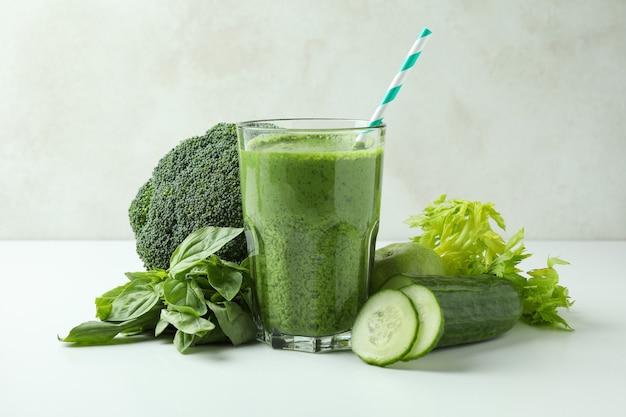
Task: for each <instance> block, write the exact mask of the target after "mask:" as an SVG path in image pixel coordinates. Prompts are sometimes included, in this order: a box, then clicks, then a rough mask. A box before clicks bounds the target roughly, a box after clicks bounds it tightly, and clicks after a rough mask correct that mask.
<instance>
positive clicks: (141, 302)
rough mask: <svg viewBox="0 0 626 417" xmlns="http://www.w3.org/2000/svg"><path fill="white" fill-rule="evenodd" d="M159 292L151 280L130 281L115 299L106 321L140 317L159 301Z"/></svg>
mask: <svg viewBox="0 0 626 417" xmlns="http://www.w3.org/2000/svg"><path fill="white" fill-rule="evenodd" d="M159 298H160V297H159V293H158V292H157V291H155V289H154V287H153V286H152V285H151V283H150V282H146V281H145V280H135V281H130V282H129V283H128V284H127V285H126V287H125V288H124V289H123V291H122V292H121V293H119V294H118V296H117V297H116V298H115V299H114V300H113V302H112V303H111V305H110V307H111V310H110V311H109V314H108V316H107V317H106V321H126V320H132V319H135V318H137V317H140V316H142V315H144V314H145V313H147V312H148V311H150V310H151V309H152V308H153V307H154V306H155V305H156V304H157V303H158V302H159Z"/></svg>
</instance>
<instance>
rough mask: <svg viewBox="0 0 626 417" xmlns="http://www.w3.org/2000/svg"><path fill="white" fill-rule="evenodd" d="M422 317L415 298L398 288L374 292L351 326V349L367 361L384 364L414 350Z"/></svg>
mask: <svg viewBox="0 0 626 417" xmlns="http://www.w3.org/2000/svg"><path fill="white" fill-rule="evenodd" d="M418 326H419V320H418V317H417V311H416V310H415V307H414V305H413V302H412V301H411V300H410V299H409V297H407V296H406V295H405V294H404V293H403V292H401V291H398V290H383V291H379V292H377V293H376V294H374V295H373V296H371V297H370V298H369V299H368V300H367V302H366V303H365V304H364V305H363V307H362V308H361V311H359V314H358V315H357V318H356V320H355V321H354V326H352V351H353V352H354V353H356V354H357V355H358V356H359V358H361V359H362V360H363V361H364V362H367V363H369V364H372V365H378V366H385V365H389V364H391V363H394V362H397V361H399V360H401V359H402V358H404V356H405V355H406V354H407V353H408V352H409V351H410V350H411V348H412V346H413V343H414V342H415V338H416V337H417V329H418Z"/></svg>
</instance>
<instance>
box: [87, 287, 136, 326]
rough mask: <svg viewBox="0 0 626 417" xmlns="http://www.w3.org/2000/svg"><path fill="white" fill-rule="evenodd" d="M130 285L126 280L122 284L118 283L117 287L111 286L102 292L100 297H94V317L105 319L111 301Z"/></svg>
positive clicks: (109, 311)
mask: <svg viewBox="0 0 626 417" xmlns="http://www.w3.org/2000/svg"><path fill="white" fill-rule="evenodd" d="M128 285H130V282H127V283H126V284H124V285H120V286H118V287H115V288H113V289H112V290H109V291H107V292H105V293H104V294H102V295H101V296H100V297H96V301H95V303H96V317H98V318H99V319H100V320H103V321H104V320H106V319H107V317H108V316H109V314H110V313H111V309H112V306H111V304H113V301H115V299H116V298H117V297H118V296H119V295H120V294H121V293H122V291H124V289H125V288H126V287H127V286H128Z"/></svg>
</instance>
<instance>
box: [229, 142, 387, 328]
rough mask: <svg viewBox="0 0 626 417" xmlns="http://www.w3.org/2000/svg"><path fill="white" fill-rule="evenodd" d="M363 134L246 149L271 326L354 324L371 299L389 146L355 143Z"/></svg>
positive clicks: (244, 169) (249, 207) (261, 296)
mask: <svg viewBox="0 0 626 417" xmlns="http://www.w3.org/2000/svg"><path fill="white" fill-rule="evenodd" d="M354 140H355V136H354V135H343V136H342V135H324V134H308V135H284V136H259V137H256V138H254V139H252V140H251V141H250V142H249V143H248V144H247V146H246V149H245V150H241V153H240V158H241V186H242V195H243V207H244V219H245V224H246V228H247V233H248V234H249V236H248V238H249V241H252V243H251V245H252V247H251V248H250V253H251V261H252V262H251V263H252V273H253V277H254V285H255V298H256V303H257V306H256V307H257V312H258V314H259V316H260V319H261V321H262V323H263V327H264V329H265V331H266V332H270V333H280V334H288V335H299V336H311V337H317V336H326V335H333V334H338V333H340V332H343V331H347V330H349V329H350V328H351V327H352V323H353V321H354V318H355V316H356V314H357V312H358V310H359V308H360V307H361V305H362V304H363V302H364V301H365V299H366V297H367V290H368V289H367V283H368V276H369V270H370V262H371V259H373V249H374V241H375V238H376V233H377V230H378V219H379V214H380V189H381V171H382V153H383V145H382V144H380V145H379V146H376V147H372V148H369V149H360V150H354V149H353V145H354ZM250 238H252V239H250Z"/></svg>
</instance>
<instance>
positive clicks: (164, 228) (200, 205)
mask: <svg viewBox="0 0 626 417" xmlns="http://www.w3.org/2000/svg"><path fill="white" fill-rule="evenodd" d="M128 217H129V220H130V225H131V228H132V230H133V232H134V233H135V239H136V241H137V254H138V255H139V258H140V259H141V260H142V261H143V263H144V265H145V267H146V268H148V269H150V268H162V269H167V268H168V267H169V260H170V257H171V254H172V252H173V251H174V249H176V247H177V246H178V245H179V244H180V243H181V242H182V241H183V240H184V239H185V237H187V235H189V234H190V233H191V232H193V231H195V230H196V229H199V228H201V227H206V226H216V227H242V226H243V214H242V208H241V188H240V183H239V159H238V154H237V133H236V130H235V125H234V124H230V123H220V124H217V125H215V126H213V127H212V128H211V129H210V130H208V131H207V132H206V134H205V135H203V136H196V137H192V138H189V139H185V140H183V141H181V142H180V143H179V144H178V145H177V146H176V147H175V148H174V149H172V150H171V151H170V152H168V153H167V154H166V155H165V156H164V157H163V158H162V159H161V160H160V161H159V163H158V164H157V166H156V167H155V168H154V170H153V172H152V177H151V178H150V179H149V180H148V181H147V182H146V183H145V184H144V185H143V186H141V187H140V188H139V190H138V192H137V195H136V197H135V198H134V199H133V201H132V202H131V204H130V207H129V209H128ZM217 255H218V256H219V257H220V258H221V259H224V260H228V261H232V262H241V261H242V260H243V259H244V258H245V257H246V256H247V250H246V241H245V237H244V236H243V234H242V235H240V236H238V237H237V238H236V239H234V240H232V241H231V242H229V243H228V244H227V245H226V246H224V247H223V248H222V249H221V250H220V251H219V252H218V253H217Z"/></svg>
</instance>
